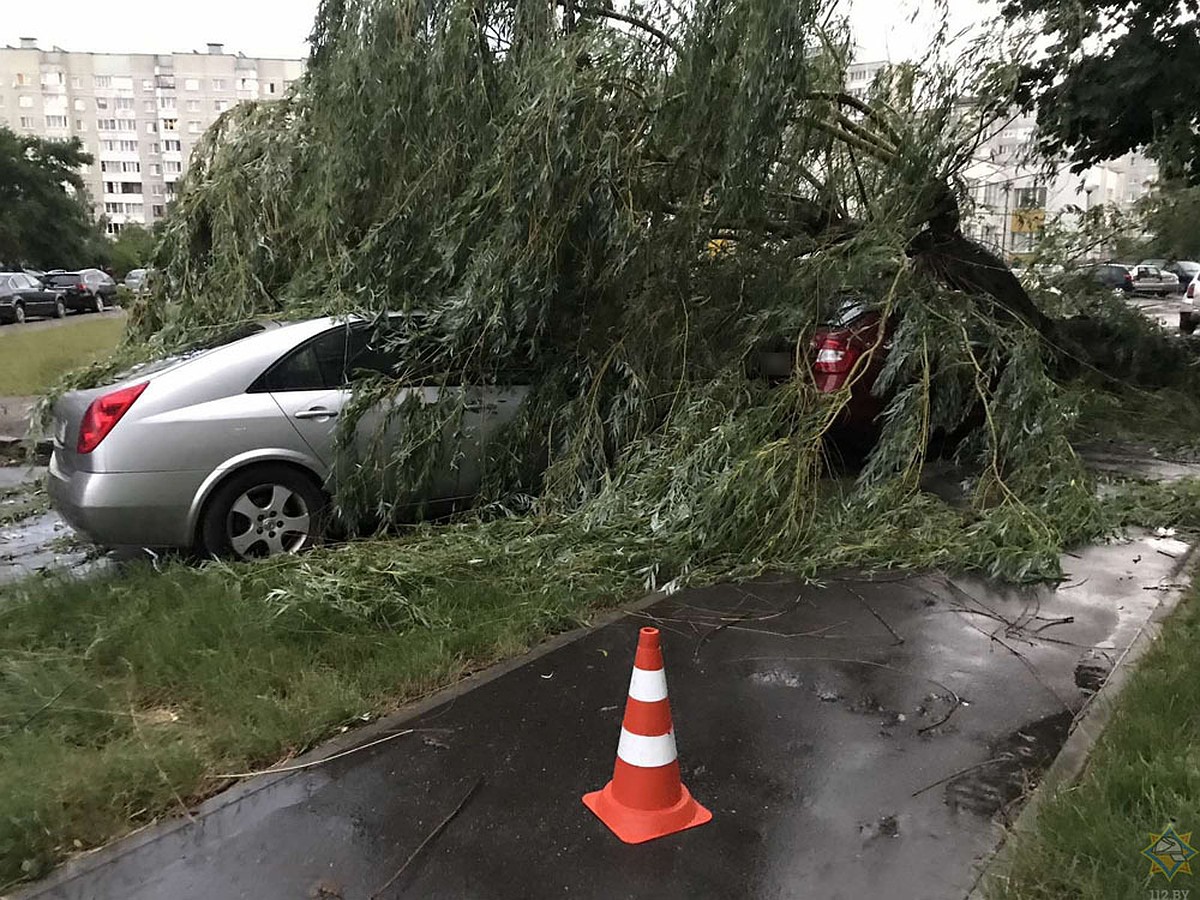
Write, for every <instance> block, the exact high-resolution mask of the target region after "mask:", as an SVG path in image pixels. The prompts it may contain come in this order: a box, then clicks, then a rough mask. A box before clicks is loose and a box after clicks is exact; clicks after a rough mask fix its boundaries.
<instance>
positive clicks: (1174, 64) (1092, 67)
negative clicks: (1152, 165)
mask: <svg viewBox="0 0 1200 900" xmlns="http://www.w3.org/2000/svg"><path fill="white" fill-rule="evenodd" d="M1198 10H1200V4H1198V3H1197V0H1006V2H1005V4H1004V6H1003V11H1004V15H1005V17H1006V18H1007V19H1008V20H1009V21H1021V22H1026V23H1029V24H1031V25H1033V26H1034V27H1036V28H1037V29H1038V30H1040V31H1041V33H1042V34H1043V35H1044V36H1045V37H1048V38H1049V39H1050V40H1051V44H1050V47H1049V49H1048V51H1047V53H1046V54H1045V55H1044V56H1043V57H1041V58H1040V59H1037V60H1035V61H1033V62H1030V63H1027V64H1025V65H1023V66H1022V67H1021V69H1020V71H1019V74H1018V84H1017V96H1016V99H1017V101H1018V103H1019V104H1021V105H1022V106H1023V107H1025V108H1027V109H1033V110H1036V112H1037V120H1038V127H1039V131H1040V133H1041V143H1042V149H1043V150H1044V151H1046V152H1047V153H1048V154H1050V155H1051V156H1055V157H1058V156H1062V155H1067V156H1069V157H1070V158H1071V159H1072V160H1073V161H1074V168H1075V170H1076V171H1083V170H1084V169H1086V168H1088V167H1090V166H1092V165H1094V164H1096V163H1098V162H1103V161H1104V160H1109V159H1116V158H1117V157H1120V156H1123V155H1125V154H1126V153H1128V152H1130V151H1132V150H1138V149H1141V148H1148V149H1149V153H1150V155H1152V156H1153V157H1154V158H1155V159H1157V160H1158V162H1159V165H1160V166H1161V167H1162V170H1163V172H1164V174H1165V175H1167V176H1169V177H1174V178H1180V179H1184V180H1186V181H1188V182H1190V183H1191V184H1200V132H1198V130H1197V123H1200V22H1198V21H1197V12H1198Z"/></svg>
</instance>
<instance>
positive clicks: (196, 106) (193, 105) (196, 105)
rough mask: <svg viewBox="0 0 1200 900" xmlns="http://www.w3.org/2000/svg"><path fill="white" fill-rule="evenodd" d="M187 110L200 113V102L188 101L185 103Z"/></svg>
mask: <svg viewBox="0 0 1200 900" xmlns="http://www.w3.org/2000/svg"><path fill="white" fill-rule="evenodd" d="M187 110H188V112H200V101H199V100H189V101H188V102H187Z"/></svg>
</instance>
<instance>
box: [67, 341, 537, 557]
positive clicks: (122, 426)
mask: <svg viewBox="0 0 1200 900" xmlns="http://www.w3.org/2000/svg"><path fill="white" fill-rule="evenodd" d="M374 333H375V332H374V330H373V329H372V328H371V327H370V326H369V325H368V324H367V323H365V322H361V321H357V320H349V321H347V320H338V319H332V318H321V319H314V320H311V321H307V322H301V323H298V324H292V325H287V326H276V327H270V328H267V329H265V330H263V331H261V332H259V333H257V334H254V335H252V336H249V337H245V338H243V339H241V340H238V341H235V342H233V343H229V344H226V345H224V346H221V347H217V348H215V349H211V350H207V351H204V352H200V353H196V354H193V355H190V356H186V357H182V358H177V359H170V360H164V361H162V362H159V363H156V364H153V365H151V366H149V367H145V368H142V369H140V370H137V371H134V372H131V373H129V374H128V376H127V377H124V378H122V379H121V380H119V381H118V382H116V383H114V384H112V385H109V386H107V387H103V388H99V389H96V390H87V391H73V392H70V393H67V394H65V395H64V396H63V397H62V398H61V399H60V400H59V401H58V402H57V403H56V404H55V406H54V409H53V413H52V415H53V423H54V432H53V452H52V456H51V460H50V472H49V477H48V480H47V481H48V488H49V493H50V496H51V499H52V502H53V504H54V506H55V507H56V508H57V509H58V510H59V511H60V512H61V513H62V515H63V517H64V518H65V519H66V520H67V521H68V522H70V523H71V524H72V525H73V526H74V527H75V528H76V529H77V530H78V531H80V532H81V533H82V534H84V535H86V536H87V537H89V538H91V539H92V540H94V541H96V542H97V543H100V544H105V545H110V546H138V547H173V548H194V549H198V550H200V551H201V552H204V553H207V554H212V555H218V556H231V557H234V558H239V559H255V558H260V557H266V556H273V555H276V554H280V553H294V552H297V551H300V550H304V549H306V548H308V547H310V546H312V545H313V544H314V543H315V542H317V541H319V540H320V538H321V537H322V534H323V532H324V529H325V527H326V525H327V523H328V520H327V516H326V507H327V498H326V494H325V488H326V487H327V486H331V485H333V483H334V482H333V480H334V477H335V467H334V441H335V429H336V427H337V418H338V415H339V413H340V412H341V410H342V408H343V405H344V404H345V403H346V402H347V401H348V400H349V398H350V396H351V383H352V381H353V380H354V378H355V377H356V376H357V375H358V374H360V373H362V372H364V371H365V372H393V371H395V367H396V364H397V362H398V359H397V358H396V357H395V355H394V354H392V353H390V352H388V351H385V350H382V349H380V348H379V347H375V346H373V345H372V337H373V335H374ZM449 390H453V391H455V392H465V393H466V396H465V397H463V398H462V400H463V403H464V409H465V412H464V414H463V422H462V429H463V434H464V435H465V438H464V443H463V444H462V445H461V447H462V449H463V451H464V452H463V458H462V459H461V460H460V461H459V464H458V465H457V466H451V465H449V464H447V465H446V467H445V470H444V471H443V472H441V473H440V475H438V476H435V478H434V481H433V483H432V484H431V485H430V486H429V492H428V496H423V497H412V498H401V499H402V500H406V499H407V500H411V502H412V503H414V504H417V503H421V502H427V501H439V500H453V499H454V498H459V497H467V496H471V495H473V494H474V493H475V492H476V491H477V489H478V486H479V483H480V481H481V479H482V459H483V450H484V448H485V447H486V445H487V443H488V441H489V439H490V438H491V437H492V436H493V435H494V434H495V433H496V431H497V429H498V428H500V426H502V425H503V424H504V423H505V422H506V421H508V420H509V419H510V418H512V416H513V415H514V414H515V412H516V410H517V408H518V407H519V406H520V404H521V402H522V401H523V399H524V398H525V396H526V394H527V393H528V391H529V388H528V387H525V386H496V387H490V386H481V385H480V386H476V385H464V386H461V387H456V388H451V389H449ZM414 396H415V397H417V398H419V399H420V400H421V401H423V402H434V401H436V400H437V399H439V398H440V397H441V396H442V394H441V390H440V389H439V388H437V387H430V386H422V387H412V388H408V389H406V390H404V391H402V392H401V396H400V398H399V399H401V400H402V399H404V398H410V397H414ZM385 413H386V410H384V409H377V410H375V411H372V412H369V413H368V415H367V416H365V417H364V419H363V420H362V422H361V423H360V428H361V433H362V435H363V437H362V439H363V440H364V441H366V440H368V439H369V438H370V437H371V436H373V435H374V431H375V429H376V427H377V426H379V425H380V423H381V422H382V421H384V417H385ZM393 418H394V419H396V420H397V425H395V426H390V427H401V426H400V425H399V420H400V419H402V418H403V417H393ZM381 488H382V486H381Z"/></svg>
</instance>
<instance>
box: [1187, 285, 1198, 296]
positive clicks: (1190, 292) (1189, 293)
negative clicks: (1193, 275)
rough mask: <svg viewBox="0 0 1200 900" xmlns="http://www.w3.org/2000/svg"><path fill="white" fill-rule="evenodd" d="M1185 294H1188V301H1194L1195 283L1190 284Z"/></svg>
mask: <svg viewBox="0 0 1200 900" xmlns="http://www.w3.org/2000/svg"><path fill="white" fill-rule="evenodd" d="M1187 294H1188V299H1189V300H1195V299H1196V282H1194V281H1193V282H1192V283H1191V284H1189V285H1188V291H1187Z"/></svg>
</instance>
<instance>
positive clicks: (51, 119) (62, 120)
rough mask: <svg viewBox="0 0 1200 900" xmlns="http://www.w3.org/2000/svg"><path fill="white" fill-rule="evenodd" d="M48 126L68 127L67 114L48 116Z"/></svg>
mask: <svg viewBox="0 0 1200 900" xmlns="http://www.w3.org/2000/svg"><path fill="white" fill-rule="evenodd" d="M46 127H47V128H66V127H67V117H66V116H46Z"/></svg>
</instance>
